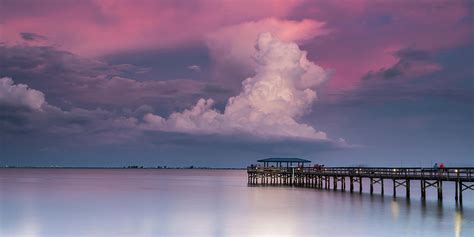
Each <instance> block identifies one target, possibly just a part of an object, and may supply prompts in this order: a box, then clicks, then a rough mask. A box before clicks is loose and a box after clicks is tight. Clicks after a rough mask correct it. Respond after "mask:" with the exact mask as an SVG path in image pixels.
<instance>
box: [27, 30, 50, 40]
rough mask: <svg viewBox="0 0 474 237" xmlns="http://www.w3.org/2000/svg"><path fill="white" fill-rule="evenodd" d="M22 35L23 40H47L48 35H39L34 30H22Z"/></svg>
mask: <svg viewBox="0 0 474 237" xmlns="http://www.w3.org/2000/svg"><path fill="white" fill-rule="evenodd" d="M20 36H21V38H22V39H23V40H26V41H38V40H46V39H48V37H46V36H43V35H38V34H36V33H32V32H20Z"/></svg>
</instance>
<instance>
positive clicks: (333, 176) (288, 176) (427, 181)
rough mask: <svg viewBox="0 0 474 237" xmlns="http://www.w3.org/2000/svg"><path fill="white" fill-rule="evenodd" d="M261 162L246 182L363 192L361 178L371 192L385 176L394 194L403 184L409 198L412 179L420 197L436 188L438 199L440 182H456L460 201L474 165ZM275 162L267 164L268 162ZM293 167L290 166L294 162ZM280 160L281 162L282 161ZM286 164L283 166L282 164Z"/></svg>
mask: <svg viewBox="0 0 474 237" xmlns="http://www.w3.org/2000/svg"><path fill="white" fill-rule="evenodd" d="M259 162H262V163H263V166H261V167H259V166H249V167H248V168H247V174H248V184H250V185H258V184H260V185H287V186H299V187H310V188H318V189H331V185H332V189H334V190H337V189H340V190H342V191H346V184H349V191H350V192H354V191H355V187H356V186H358V187H356V188H357V191H358V192H360V193H362V189H363V185H362V184H363V180H364V179H365V180H368V181H369V187H370V190H369V192H370V194H373V193H374V186H380V188H379V190H380V193H381V194H382V195H384V188H385V187H384V180H391V181H392V182H391V183H392V184H393V185H392V188H393V192H392V193H393V197H396V196H397V189H399V188H404V189H405V196H406V197H407V198H410V191H411V190H410V186H411V184H412V181H416V182H419V183H420V188H421V198H422V199H423V200H425V199H426V190H427V189H429V188H434V189H436V190H437V194H438V200H443V183H444V182H454V183H455V197H454V199H455V200H456V202H459V203H461V204H462V199H463V197H462V194H463V192H464V191H466V190H474V184H473V182H474V167H450V168H444V169H434V168H421V167H390V168H387V167H370V168H368V167H321V166H318V167H304V166H303V165H304V164H305V163H309V162H310V161H308V160H303V159H298V158H269V159H264V160H259ZM272 163H274V164H275V165H273V166H270V165H269V164H272ZM295 163H296V164H297V166H296V167H292V166H293V164H295ZM282 164H283V165H282ZM284 164H286V166H284Z"/></svg>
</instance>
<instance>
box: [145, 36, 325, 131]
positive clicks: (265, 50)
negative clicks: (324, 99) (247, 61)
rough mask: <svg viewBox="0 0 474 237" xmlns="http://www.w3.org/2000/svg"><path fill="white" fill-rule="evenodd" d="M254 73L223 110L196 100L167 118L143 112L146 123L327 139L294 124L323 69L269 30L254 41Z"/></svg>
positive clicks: (164, 128) (209, 101)
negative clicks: (220, 110)
mask: <svg viewBox="0 0 474 237" xmlns="http://www.w3.org/2000/svg"><path fill="white" fill-rule="evenodd" d="M256 49H257V53H256V55H255V60H256V65H257V66H256V70H255V71H256V74H255V76H253V77H250V78H247V79H246V80H244V81H243V82H242V90H241V92H240V94H239V95H237V96H235V97H231V98H229V100H228V102H227V105H226V107H225V110H224V112H223V113H221V112H219V111H217V110H215V109H213V104H214V101H213V100H212V99H207V100H205V99H200V100H199V101H198V102H197V104H196V105H195V106H194V107H193V108H191V109H187V110H184V111H183V112H175V113H172V114H171V115H170V116H169V118H168V119H165V118H162V117H160V116H158V115H153V114H147V115H145V117H144V120H145V121H146V125H145V127H146V128H147V129H152V130H160V131H170V132H182V133H192V134H223V135H232V134H246V135H251V136H256V137H261V138H269V139H275V138H276V139H278V138H296V139H312V140H313V139H319V140H326V139H328V138H327V136H326V134H325V133H324V132H321V131H317V130H316V129H315V128H313V127H311V126H310V125H307V124H303V123H298V122H297V119H298V118H299V117H301V116H302V115H303V114H305V113H306V112H307V111H308V110H309V109H310V106H311V104H312V103H313V102H314V101H315V100H316V92H315V91H314V88H315V87H316V86H318V85H319V84H321V83H322V82H324V81H325V80H326V79H327V78H328V72H326V71H325V70H324V69H322V68H321V67H319V66H317V65H315V64H314V63H312V62H310V61H308V59H307V58H306V52H305V51H302V50H300V49H299V47H298V45H296V44H295V43H286V42H282V41H280V40H279V39H277V38H275V37H274V36H273V35H271V34H269V33H264V34H261V35H260V36H259V37H258V39H257V43H256Z"/></svg>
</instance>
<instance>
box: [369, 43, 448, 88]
mask: <svg viewBox="0 0 474 237" xmlns="http://www.w3.org/2000/svg"><path fill="white" fill-rule="evenodd" d="M433 55H434V54H433V52H429V51H426V50H420V49H414V48H404V49H401V50H398V51H397V52H395V54H394V56H395V57H397V58H398V62H397V63H396V64H394V65H392V66H391V67H389V68H381V69H380V70H378V71H375V72H374V71H369V72H368V73H367V74H366V75H365V76H363V77H362V79H363V80H369V79H376V78H379V79H396V78H403V77H405V78H410V77H416V76H420V75H424V74H429V73H433V72H436V71H438V70H439V69H440V66H439V65H438V64H437V63H436V62H435V58H434V56H433Z"/></svg>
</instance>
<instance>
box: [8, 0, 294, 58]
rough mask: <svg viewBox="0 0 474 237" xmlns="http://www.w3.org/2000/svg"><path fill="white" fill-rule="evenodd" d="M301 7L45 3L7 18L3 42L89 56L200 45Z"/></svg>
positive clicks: (240, 3)
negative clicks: (43, 39)
mask: <svg viewBox="0 0 474 237" xmlns="http://www.w3.org/2000/svg"><path fill="white" fill-rule="evenodd" d="M298 2H299V1H274V0H268V1H258V2H255V1H238V2H237V1H224V2H220V3H219V4H216V2H213V1H196V2H186V4H185V5H184V6H181V5H180V4H179V3H177V2H176V3H175V2H169V3H163V2H155V1H141V2H137V1H120V2H119V1H93V2H92V3H88V2H86V1H82V2H79V3H78V4H72V3H71V4H64V3H63V4H53V3H47V2H46V3H44V4H50V5H49V8H44V9H43V8H40V7H39V6H34V5H33V6H29V7H31V8H35V7H36V8H40V9H41V10H37V11H35V14H31V15H22V16H21V17H16V15H15V14H14V13H10V14H8V15H7V17H5V19H4V23H3V25H2V31H3V33H2V34H3V35H2V38H3V40H4V41H6V42H7V43H14V42H18V41H19V40H21V39H20V37H19V35H18V34H19V33H20V32H34V33H37V34H41V35H46V36H47V37H48V38H49V40H50V42H51V43H54V44H57V45H60V46H61V47H62V48H63V49H65V50H69V51H71V52H74V53H78V54H81V55H89V56H97V55H102V54H107V53H113V52H117V51H122V50H128V49H146V48H167V47H177V46H179V45H183V44H192V43H196V42H199V41H201V40H202V37H203V36H204V35H206V34H207V33H208V32H212V31H215V30H217V29H219V28H220V27H222V26H225V25H229V24H236V23H239V22H242V21H247V20H253V19H260V18H262V17H268V16H274V17H284V16H286V15H287V13H288V12H289V11H290V10H291V9H292V8H293V7H294V6H295V5H296V4H297V3H298ZM58 5H60V6H58ZM7 7H8V6H7ZM5 11H8V9H5ZM18 14H20V13H18Z"/></svg>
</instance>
